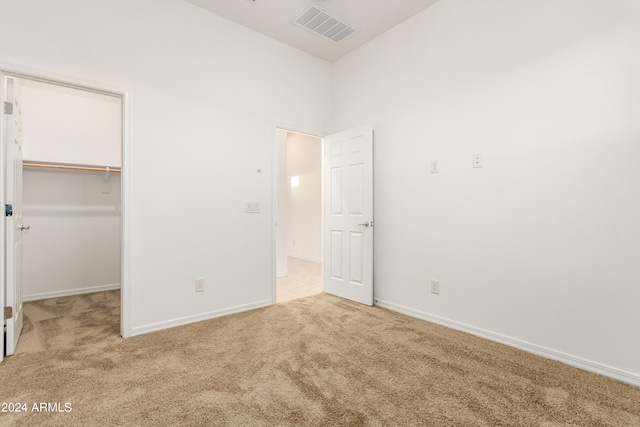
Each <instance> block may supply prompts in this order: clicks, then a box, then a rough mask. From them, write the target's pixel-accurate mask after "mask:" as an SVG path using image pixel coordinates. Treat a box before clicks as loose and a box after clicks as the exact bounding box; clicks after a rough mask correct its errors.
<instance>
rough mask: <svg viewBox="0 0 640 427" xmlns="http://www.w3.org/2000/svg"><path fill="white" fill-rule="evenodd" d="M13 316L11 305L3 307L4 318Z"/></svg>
mask: <svg viewBox="0 0 640 427" xmlns="http://www.w3.org/2000/svg"><path fill="white" fill-rule="evenodd" d="M12 317H13V307H5V308H4V319H5V320H7V319H11V318H12Z"/></svg>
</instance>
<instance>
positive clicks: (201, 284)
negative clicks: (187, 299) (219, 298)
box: [196, 277, 204, 292]
mask: <svg viewBox="0 0 640 427" xmlns="http://www.w3.org/2000/svg"><path fill="white" fill-rule="evenodd" d="M196 292H204V278H203V277H200V278H197V279H196Z"/></svg>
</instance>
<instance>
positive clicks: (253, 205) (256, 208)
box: [245, 202, 260, 213]
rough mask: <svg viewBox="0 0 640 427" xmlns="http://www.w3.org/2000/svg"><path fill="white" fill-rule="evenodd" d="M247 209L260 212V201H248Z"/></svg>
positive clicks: (250, 211) (247, 210)
mask: <svg viewBox="0 0 640 427" xmlns="http://www.w3.org/2000/svg"><path fill="white" fill-rule="evenodd" d="M245 211H246V212H247V213H260V202H247V203H246V205H245Z"/></svg>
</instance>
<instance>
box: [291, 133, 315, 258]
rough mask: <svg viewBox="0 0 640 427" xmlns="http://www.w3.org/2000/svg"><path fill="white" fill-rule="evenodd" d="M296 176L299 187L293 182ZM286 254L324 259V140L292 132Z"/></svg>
mask: <svg viewBox="0 0 640 427" xmlns="http://www.w3.org/2000/svg"><path fill="white" fill-rule="evenodd" d="M293 177H297V180H298V186H297V187H294V186H293V184H292V182H291V179H292V178H293ZM287 179H288V181H289V187H290V188H289V208H288V213H287V247H288V249H287V254H288V255H289V256H292V257H296V258H302V259H306V260H309V261H315V262H320V261H321V259H322V255H321V252H322V243H321V242H322V228H321V227H322V225H321V224H322V139H320V138H316V137H313V136H309V135H302V134H299V133H294V132H289V134H288V137H287Z"/></svg>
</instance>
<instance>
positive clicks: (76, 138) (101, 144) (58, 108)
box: [2, 72, 125, 355]
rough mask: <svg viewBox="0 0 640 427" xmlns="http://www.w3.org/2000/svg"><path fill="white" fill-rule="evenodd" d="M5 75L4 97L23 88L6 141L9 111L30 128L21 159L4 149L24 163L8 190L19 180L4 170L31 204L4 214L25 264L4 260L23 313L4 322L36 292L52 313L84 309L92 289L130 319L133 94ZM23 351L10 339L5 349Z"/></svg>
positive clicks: (37, 302) (11, 296)
mask: <svg viewBox="0 0 640 427" xmlns="http://www.w3.org/2000/svg"><path fill="white" fill-rule="evenodd" d="M2 81H3V99H4V100H5V102H6V99H7V96H8V95H11V96H12V97H14V99H13V103H14V105H13V108H11V107H10V108H9V113H12V114H7V111H8V110H7V108H6V107H5V114H4V117H3V134H2V135H3V143H4V144H5V147H7V146H9V144H10V143H11V141H8V140H7V139H8V138H7V136H6V132H5V131H6V130H7V129H8V128H9V126H7V121H8V120H9V117H15V116H14V115H13V114H17V113H19V114H20V115H21V129H22V143H21V145H22V150H21V151H22V160H21V161H20V162H17V161H13V160H14V158H12V157H11V156H13V154H12V153H11V150H5V157H4V158H3V164H4V165H7V164H14V165H15V167H16V168H18V164H19V166H20V167H21V180H20V181H19V182H18V181H16V185H18V186H19V187H20V188H19V191H16V192H12V191H7V187H9V186H11V187H13V186H14V185H13V184H12V182H13V181H14V180H13V178H12V177H7V176H3V188H4V189H5V192H4V193H3V199H5V200H4V203H5V204H6V205H10V204H21V205H22V218H21V220H20V224H13V223H12V222H11V218H6V221H5V224H6V229H9V230H10V232H14V233H15V229H16V227H19V228H18V229H19V232H20V234H21V238H22V249H21V259H22V263H21V265H20V264H17V263H4V266H3V267H4V269H3V273H4V274H3V276H4V277H5V278H7V280H6V281H5V286H4V289H3V294H4V296H5V297H6V298H5V299H6V300H5V301H3V303H4V305H5V306H9V307H12V311H13V314H14V315H15V316H16V317H15V318H13V319H12V318H10V319H8V320H7V322H6V325H5V328H6V329H11V328H13V327H16V325H19V323H20V319H19V318H17V316H18V315H20V314H22V307H24V304H23V303H24V302H29V301H33V302H34V303H30V304H34V306H36V308H37V311H38V315H41V316H45V317H46V316H47V315H49V314H50V315H51V316H54V315H55V314H56V313H59V312H61V311H64V310H66V309H68V311H69V312H72V313H79V312H81V310H82V307H78V306H82V305H85V304H87V305H88V303H89V301H90V299H91V298H93V296H96V298H106V299H111V301H110V302H109V303H110V304H111V305H112V307H111V309H112V311H115V310H117V312H118V314H119V316H118V318H119V319H120V323H122V319H123V314H124V312H125V311H124V310H123V309H122V306H123V304H121V300H122V297H121V296H120V288H121V283H122V278H123V277H124V275H123V274H122V270H123V269H122V259H123V256H122V251H123V244H122V240H123V232H122V230H123V223H122V222H123V221H122V219H123V215H122V200H123V197H122V188H123V185H122V178H121V174H122V162H123V160H122V159H123V156H122V152H123V145H124V144H123V135H124V114H123V111H124V95H123V94H121V93H115V92H109V91H104V90H101V89H96V88H90V87H85V86H82V85H76V84H70V83H64V82H59V81H55V80H49V79H46V78H40V77H35V76H31V75H25V74H21V73H14V72H2ZM9 86H10V87H11V89H10V90H9V91H8V87H9ZM8 92H12V93H8ZM5 106H6V104H5ZM10 110H13V111H10ZM13 193H21V197H17V196H15V195H14V194H13ZM18 198H19V199H21V200H17V199H18ZM14 199H16V200H14ZM7 215H8V214H7ZM10 234H11V233H6V232H5V233H4V234H3V235H2V239H3V241H4V242H3V243H5V244H3V245H2V247H3V249H4V253H3V255H4V256H3V257H2V258H4V259H5V260H6V259H7V255H8V253H9V252H10V251H12V250H13V248H12V244H13V243H12V242H10V241H9V240H8V239H9V238H10V237H11V236H10ZM12 277H15V278H17V279H16V280H14V279H10V278H12ZM106 291H109V292H111V294H109V295H108V296H107V297H105V295H107V294H106V293H105V292H106ZM101 292H102V293H104V294H98V293H101ZM76 295H82V297H81V298H79V299H78V300H77V301H79V302H78V304H77V305H78V306H76V307H73V308H70V307H69V305H71V304H76V302H75V301H73V300H72V299H71V296H76ZM115 298H117V300H115ZM105 304H107V302H105ZM74 310H75V311H74ZM47 311H48V312H49V314H47ZM82 316H84V317H87V316H89V317H91V316H92V313H84V312H82ZM52 318H53V317H52ZM26 324H27V325H29V319H27V323H26ZM29 326H30V327H33V326H34V325H32V324H31V325H29ZM113 326H114V325H111V326H110V327H113ZM18 329H19V328H18ZM123 330H124V329H123V328H122V327H121V326H120V325H118V326H117V327H115V328H113V332H114V333H115V334H118V333H121V331H123ZM15 332H16V333H17V334H19V332H20V331H19V330H17V331H15ZM123 335H124V334H123ZM16 342H18V341H17V338H16ZM14 351H15V345H14V344H12V343H9V342H7V343H6V348H5V349H4V350H3V353H4V354H7V355H10V354H13V352H14Z"/></svg>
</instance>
